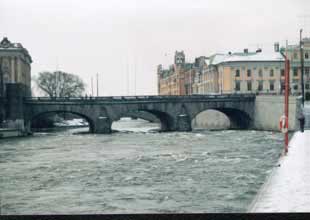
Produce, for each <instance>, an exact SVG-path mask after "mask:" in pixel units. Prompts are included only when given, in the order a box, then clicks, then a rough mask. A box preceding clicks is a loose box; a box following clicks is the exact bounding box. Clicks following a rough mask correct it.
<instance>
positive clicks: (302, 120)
mask: <svg viewBox="0 0 310 220" xmlns="http://www.w3.org/2000/svg"><path fill="white" fill-rule="evenodd" d="M298 120H299V125H300V131H301V132H304V130H305V116H304V114H303V112H302V111H301V112H300V115H299V117H298Z"/></svg>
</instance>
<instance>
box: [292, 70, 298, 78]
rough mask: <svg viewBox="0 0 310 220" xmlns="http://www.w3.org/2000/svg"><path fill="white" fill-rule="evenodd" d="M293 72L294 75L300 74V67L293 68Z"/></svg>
mask: <svg viewBox="0 0 310 220" xmlns="http://www.w3.org/2000/svg"><path fill="white" fill-rule="evenodd" d="M293 74H294V76H298V69H297V68H294V69H293Z"/></svg>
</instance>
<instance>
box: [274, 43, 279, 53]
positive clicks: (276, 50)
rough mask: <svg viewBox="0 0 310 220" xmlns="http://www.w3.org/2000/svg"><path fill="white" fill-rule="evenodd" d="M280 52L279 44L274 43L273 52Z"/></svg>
mask: <svg viewBox="0 0 310 220" xmlns="http://www.w3.org/2000/svg"><path fill="white" fill-rule="evenodd" d="M279 51H280V44H279V42H276V43H274V52H279Z"/></svg>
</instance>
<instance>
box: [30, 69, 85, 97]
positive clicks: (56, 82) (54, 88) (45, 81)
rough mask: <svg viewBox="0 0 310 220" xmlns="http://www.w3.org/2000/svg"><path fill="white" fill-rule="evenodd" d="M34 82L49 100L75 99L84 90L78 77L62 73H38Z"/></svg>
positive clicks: (83, 85) (83, 84)
mask: <svg viewBox="0 0 310 220" xmlns="http://www.w3.org/2000/svg"><path fill="white" fill-rule="evenodd" d="M35 82H36V84H37V85H38V87H39V88H40V89H41V90H42V91H43V92H44V93H46V95H48V96H49V97H51V98H53V97H77V96H81V95H82V93H83V92H84V90H85V83H84V82H83V80H82V79H81V78H80V77H79V76H77V75H74V74H70V73H65V72H62V71H54V72H48V71H45V72H40V73H39V76H38V77H37V78H36V79H35Z"/></svg>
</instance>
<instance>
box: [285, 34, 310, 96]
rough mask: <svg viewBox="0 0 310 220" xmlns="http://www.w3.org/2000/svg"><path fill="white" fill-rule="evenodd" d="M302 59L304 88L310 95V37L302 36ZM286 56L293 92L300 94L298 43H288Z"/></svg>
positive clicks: (299, 54)
mask: <svg viewBox="0 0 310 220" xmlns="http://www.w3.org/2000/svg"><path fill="white" fill-rule="evenodd" d="M302 44H303V59H304V90H305V94H306V95H307V96H310V38H304V39H303V40H302ZM286 52H287V57H288V59H289V60H290V68H291V69H290V73H291V74H290V76H291V77H290V83H291V92H292V93H293V94H301V53H300V45H289V46H288V47H287V49H286Z"/></svg>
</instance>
